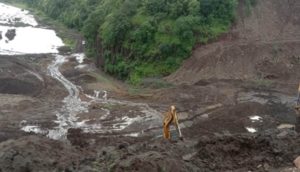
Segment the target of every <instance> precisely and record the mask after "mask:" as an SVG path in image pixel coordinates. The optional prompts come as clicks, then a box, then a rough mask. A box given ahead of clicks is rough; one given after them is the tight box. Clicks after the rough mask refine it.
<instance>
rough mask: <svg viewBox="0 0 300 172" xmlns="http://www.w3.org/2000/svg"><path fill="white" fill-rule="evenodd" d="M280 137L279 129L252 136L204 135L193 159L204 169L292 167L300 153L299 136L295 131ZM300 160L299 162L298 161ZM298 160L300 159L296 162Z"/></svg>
mask: <svg viewBox="0 0 300 172" xmlns="http://www.w3.org/2000/svg"><path fill="white" fill-rule="evenodd" d="M287 132H288V133H286V134H284V136H282V137H280V138H278V137H276V135H278V133H280V131H278V130H270V131H266V132H264V133H260V134H257V135H255V136H253V135H252V136H251V135H249V134H241V135H233V136H224V135H218V136H215V137H203V138H201V139H200V140H199V143H198V145H197V146H198V149H199V150H198V153H197V155H196V157H195V158H193V162H194V163H195V164H198V165H197V166H198V167H201V168H203V169H206V170H204V171H226V170H237V169H241V171H249V170H250V171H257V170H258V169H260V168H263V169H264V171H268V170H269V169H270V168H271V167H272V168H279V167H285V166H291V165H292V164H291V162H293V158H294V157H295V155H299V153H300V149H299V146H300V144H299V143H300V142H299V141H300V139H299V135H298V134H297V133H296V132H294V131H289V130H287ZM298 161H299V162H298ZM296 162H297V163H299V165H300V158H299V159H298V160H297V161H295V163H296Z"/></svg>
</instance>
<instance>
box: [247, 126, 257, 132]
mask: <svg viewBox="0 0 300 172" xmlns="http://www.w3.org/2000/svg"><path fill="white" fill-rule="evenodd" d="M246 130H247V131H248V132H249V133H256V132H257V130H256V129H255V128H252V127H246Z"/></svg>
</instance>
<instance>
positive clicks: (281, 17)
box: [167, 0, 300, 84]
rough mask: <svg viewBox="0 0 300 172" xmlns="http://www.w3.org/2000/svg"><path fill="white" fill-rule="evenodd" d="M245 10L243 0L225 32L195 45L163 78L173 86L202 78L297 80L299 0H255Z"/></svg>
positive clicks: (299, 35) (299, 30)
mask: <svg viewBox="0 0 300 172" xmlns="http://www.w3.org/2000/svg"><path fill="white" fill-rule="evenodd" d="M245 8H246V7H245V5H244V3H243V1H241V3H240V5H239V10H238V17H237V21H236V24H235V25H234V26H233V28H232V29H231V31H230V33H229V34H226V35H224V36H223V37H222V38H220V40H218V41H216V42H214V43H210V44H207V45H204V46H198V47H197V48H195V50H194V52H193V53H192V56H191V57H190V58H189V59H187V60H186V61H185V62H184V64H183V65H182V67H181V68H180V69H178V71H176V72H175V73H174V74H172V75H170V76H169V77H167V80H168V81H170V82H173V83H176V84H182V83H186V84H195V83H197V82H199V81H200V80H203V79H204V80H205V79H251V80H252V79H276V80H281V81H287V80H293V81H298V80H299V79H300V75H295V73H299V68H297V64H299V60H300V57H299V54H300V48H299V47H300V1H298V0H258V1H257V5H256V6H255V7H254V8H253V9H251V13H250V14H248V15H247V14H246V13H247V12H245V11H246V10H245Z"/></svg>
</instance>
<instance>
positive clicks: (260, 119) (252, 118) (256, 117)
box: [249, 115, 262, 122]
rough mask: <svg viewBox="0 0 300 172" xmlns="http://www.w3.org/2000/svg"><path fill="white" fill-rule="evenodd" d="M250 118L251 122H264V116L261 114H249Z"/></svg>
mask: <svg viewBox="0 0 300 172" xmlns="http://www.w3.org/2000/svg"><path fill="white" fill-rule="evenodd" d="M249 119H250V120H251V122H262V117H260V116H257V115H255V116H249Z"/></svg>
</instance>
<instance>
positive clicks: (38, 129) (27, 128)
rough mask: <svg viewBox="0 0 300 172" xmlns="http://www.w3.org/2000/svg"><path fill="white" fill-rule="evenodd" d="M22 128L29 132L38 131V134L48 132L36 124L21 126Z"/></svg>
mask: <svg viewBox="0 0 300 172" xmlns="http://www.w3.org/2000/svg"><path fill="white" fill-rule="evenodd" d="M21 130H23V131H25V132H27V133H31V132H33V133H36V134H46V133H47V131H45V130H42V129H41V128H40V127H39V126H36V125H27V126H24V127H22V128H21Z"/></svg>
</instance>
